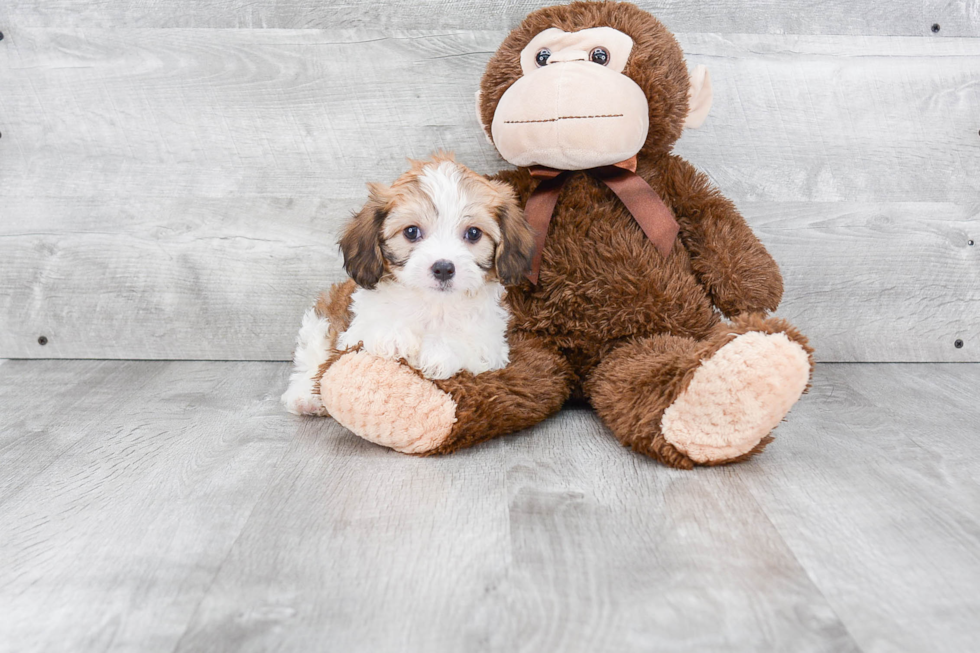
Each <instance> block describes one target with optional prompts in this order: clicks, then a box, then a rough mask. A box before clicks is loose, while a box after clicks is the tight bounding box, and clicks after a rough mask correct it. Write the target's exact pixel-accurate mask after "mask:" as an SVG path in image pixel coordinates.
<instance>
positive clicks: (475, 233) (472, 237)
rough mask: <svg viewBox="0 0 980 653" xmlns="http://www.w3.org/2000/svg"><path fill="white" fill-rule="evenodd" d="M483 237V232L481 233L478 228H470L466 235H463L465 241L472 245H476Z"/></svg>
mask: <svg viewBox="0 0 980 653" xmlns="http://www.w3.org/2000/svg"><path fill="white" fill-rule="evenodd" d="M481 236H483V232H482V231H480V230H479V229H477V228H476V227H470V228H469V229H467V230H466V233H465V234H463V239H464V240H466V241H469V242H471V243H475V242H476V241H478V240H480V237H481Z"/></svg>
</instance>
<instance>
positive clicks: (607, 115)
mask: <svg viewBox="0 0 980 653" xmlns="http://www.w3.org/2000/svg"><path fill="white" fill-rule="evenodd" d="M622 117H623V114H621V113H602V114H596V115H594V116H558V117H557V118H542V119H541V120H505V121H504V124H505V125H519V124H524V123H529V122H558V121H559V120H582V119H587V118H622Z"/></svg>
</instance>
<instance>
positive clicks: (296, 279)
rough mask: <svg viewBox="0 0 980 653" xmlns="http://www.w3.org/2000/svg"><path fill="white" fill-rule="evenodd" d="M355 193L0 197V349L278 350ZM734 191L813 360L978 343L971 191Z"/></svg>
mask: <svg viewBox="0 0 980 653" xmlns="http://www.w3.org/2000/svg"><path fill="white" fill-rule="evenodd" d="M358 202H359V200H347V201H344V200H340V201H326V200H323V201H315V200H307V199H302V200H296V201H293V200H282V199H275V198H254V199H249V200H242V199H232V200H218V199H194V200H186V199H185V200H172V199H161V200H147V199H134V200H132V201H130V202H127V203H126V205H125V206H123V207H119V206H115V205H110V206H106V204H105V203H104V202H102V201H100V200H97V199H90V198H78V199H65V198H50V199H41V200H32V199H21V198H13V199H10V200H7V201H6V207H5V208H6V210H7V211H8V215H9V216H10V217H8V219H7V220H6V221H4V222H0V258H2V260H3V261H4V274H3V275H0V315H5V316H7V318H6V322H5V325H4V329H2V330H0V353H2V354H3V355H5V356H11V357H24V358H30V357H65V358H71V357H85V358H101V357H114V358H135V359H148V358H150V359H154V358H155V359H169V358H192V359H242V358H246V359H259V360H287V359H289V358H290V357H291V353H292V347H293V339H294V338H295V335H296V331H297V330H298V328H299V327H298V324H299V317H300V316H301V315H302V312H303V310H304V309H305V308H306V307H307V306H309V305H310V304H311V303H312V300H313V298H314V297H315V296H316V294H317V293H318V292H319V291H320V290H321V289H323V288H326V287H327V286H329V284H330V283H331V282H333V281H339V280H340V279H341V278H342V277H343V270H342V267H341V260H340V255H339V252H338V250H337V247H336V245H335V243H336V240H337V236H338V230H339V229H340V227H341V225H342V224H343V223H344V221H345V220H346V219H347V216H348V214H349V212H350V210H351V209H352V208H354V207H356V206H357V205H358ZM741 208H742V210H743V212H744V213H745V215H746V218H747V219H748V221H749V223H750V224H751V225H752V226H753V228H754V229H755V230H756V232H757V233H758V235H759V237H760V238H761V239H762V241H763V242H764V243H765V244H766V246H767V247H769V248H770V250H771V251H772V253H773V255H774V256H775V257H776V259H777V260H778V261H780V263H781V264H782V270H783V274H784V277H785V281H786V296H785V299H784V301H783V305H782V307H781V309H780V311H779V313H780V314H781V315H784V316H785V317H787V318H789V319H790V320H792V321H793V322H794V323H795V324H797V325H798V326H799V327H800V328H801V329H803V331H804V332H805V333H807V334H808V335H809V337H810V338H811V339H812V342H813V344H814V345H815V347H816V350H817V357H818V359H819V360H822V361H875V360H877V361H930V360H939V361H943V360H945V361H977V360H980V247H977V246H972V247H971V246H969V245H968V242H969V239H970V238H971V237H973V238H976V234H978V232H980V229H978V228H977V226H978V215H980V207H974V208H971V209H965V208H963V207H961V206H957V205H955V204H931V203H898V204H874V203H847V202H828V203H806V202H804V203H769V202H744V203H742V206H741ZM11 218H12V219H11ZM42 335H43V336H45V337H46V338H47V343H48V344H47V345H45V346H43V347H42V346H40V345H38V337H39V336H42ZM957 339H959V340H962V341H963V343H964V346H963V347H962V348H960V349H957V348H956V347H954V342H955V341H956V340H957Z"/></svg>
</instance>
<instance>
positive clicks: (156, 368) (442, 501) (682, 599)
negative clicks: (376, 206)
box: [0, 361, 980, 653]
mask: <svg viewBox="0 0 980 653" xmlns="http://www.w3.org/2000/svg"><path fill="white" fill-rule="evenodd" d="M286 374H287V367H286V366H285V365H282V364H266V363H189V362H169V363H159V362H158V363H151V362H143V363H129V362H92V361H11V362H8V363H6V364H5V365H3V366H2V367H0V414H3V415H7V414H8V413H7V412H6V411H8V410H10V409H14V410H15V411H16V415H17V416H16V417H14V418H12V419H10V420H5V424H4V426H5V428H4V430H3V434H2V439H0V452H3V453H4V454H5V455H7V454H9V452H11V451H12V449H11V446H12V445H16V446H18V447H20V450H19V452H18V453H17V454H16V455H15V456H10V455H8V456H7V457H6V458H4V460H3V463H4V467H3V469H5V470H7V469H10V467H11V465H18V464H19V463H20V462H23V461H26V460H28V459H29V458H30V456H31V455H37V456H39V457H42V458H46V459H47V461H48V462H47V464H45V465H44V466H43V467H39V468H37V469H35V470H33V472H32V474H31V475H30V478H29V479H26V480H25V482H23V483H21V484H20V485H19V486H18V487H16V488H14V489H13V490H12V491H8V490H5V491H4V492H3V493H2V494H0V523H2V524H3V527H4V537H3V538H0V559H2V560H3V561H4V564H3V565H0V609H2V611H3V614H4V615H5V616H6V617H8V618H5V619H3V620H0V650H4V651H6V650H10V651H15V650H16V651H18V652H30V651H60V650H66V651H67V650H70V651H78V652H82V653H84V652H85V651H90V650H92V651H95V650H98V651H119V650H140V651H172V650H177V651H201V650H207V651H265V650H343V651H396V650H397V651H459V650H466V651H544V650H561V651H570V652H575V651H595V650H604V651H605V650H609V651H639V650H667V651H705V650H779V651H783V650H793V651H877V650H888V651H910V652H911V651H916V652H917V651H922V650H929V651H935V652H940V653H941V652H945V651H951V652H953V651H962V650H969V649H970V647H971V646H972V643H973V642H975V641H976V639H977V637H978V636H980V625H978V622H977V620H976V618H975V616H976V614H977V611H978V610H980V599H978V596H977V594H976V587H977V586H978V583H980V555H978V554H977V551H980V520H978V519H977V514H980V484H978V480H977V478H976V474H975V469H976V466H977V464H978V463H980V454H978V453H977V449H976V448H975V447H972V446H970V445H972V443H973V440H974V439H975V426H974V423H975V421H976V406H975V397H974V394H975V388H976V387H977V386H978V384H980V365H977V364H967V365H938V364H930V365H873V364H871V365H822V366H819V367H818V370H817V374H816V376H815V379H814V385H813V389H812V390H811V392H810V394H809V395H807V396H806V397H804V398H803V400H802V401H801V403H800V404H799V405H798V406H797V407H796V408H794V410H793V411H792V413H791V414H790V416H789V419H788V421H787V422H786V423H784V424H783V425H781V426H780V428H779V430H778V433H777V436H778V437H777V439H776V441H775V443H773V444H772V445H771V446H770V447H769V448H768V449H767V450H766V452H765V454H763V455H762V456H760V457H757V458H754V459H753V460H751V461H749V462H748V463H745V464H741V465H737V466H732V467H727V468H715V469H699V470H695V471H693V472H683V471H678V470H670V469H667V468H664V467H662V466H659V465H656V464H655V463H653V462H651V461H649V460H647V459H645V458H642V457H640V456H638V455H636V454H634V453H632V452H630V451H628V450H626V449H624V448H622V447H620V446H619V445H618V444H616V442H615V440H614V439H613V438H612V437H611V436H610V434H609V433H608V432H606V430H605V429H604V428H603V427H602V426H601V424H599V423H598V421H597V420H596V418H595V416H594V415H593V414H592V413H591V412H590V411H587V410H584V409H566V410H565V411H563V412H562V413H560V414H559V415H558V416H556V417H555V418H553V419H552V420H549V421H548V422H546V423H544V424H542V425H540V426H539V427H537V428H535V429H531V430H530V431H528V432H526V433H523V434H518V435H514V436H510V437H506V438H501V439H498V440H495V441H492V442H490V443H487V444H485V445H482V446H478V447H476V448H474V449H470V450H467V451H464V452H460V453H458V454H454V455H451V456H448V457H441V458H426V459H419V458H412V457H407V456H402V455H400V454H397V453H394V452H391V451H388V450H385V449H382V448H379V447H376V446H374V445H371V444H369V443H367V442H364V441H362V440H359V439H358V438H356V437H355V436H353V435H352V434H350V433H349V432H347V431H345V430H344V429H342V428H340V427H339V426H337V425H336V424H335V423H333V422H332V421H331V420H329V419H301V418H296V417H292V416H289V415H286V414H285V413H284V412H282V410H281V409H280V408H279V407H278V405H277V403H276V396H277V395H278V393H279V391H280V390H281V389H282V387H283V385H284V383H285V378H286ZM66 379H67V381H66ZM38 387H44V388H46V389H47V392H46V393H39V392H38V391H37V389H38ZM85 388H99V389H98V391H89V392H90V393H89V394H85ZM113 394H116V395H117V397H118V400H117V401H115V402H113V401H111V396H112V395H113ZM52 404H55V405H67V406H70V409H69V410H64V411H52V410H50V409H49V407H50V405H52Z"/></svg>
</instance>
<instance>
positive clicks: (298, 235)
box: [0, 29, 980, 361]
mask: <svg viewBox="0 0 980 653" xmlns="http://www.w3.org/2000/svg"><path fill="white" fill-rule="evenodd" d="M7 34H8V37H7V38H6V39H5V40H4V41H2V42H0V64H2V65H0V84H2V86H3V88H4V89H7V91H9V92H5V93H3V94H2V95H0V131H2V132H3V138H2V139H0V179H3V180H4V184H3V186H2V187H0V206H2V209H0V210H2V212H3V218H4V219H3V220H2V221H0V260H3V261H4V262H5V264H4V268H3V274H2V275H0V290H2V291H3V292H0V319H2V320H3V322H4V327H5V328H4V329H0V355H3V356H16V357H36V356H55V357H113V358H207V359H285V358H288V356H289V354H290V349H291V346H292V337H293V334H294V332H295V328H296V323H297V318H298V316H299V315H300V314H301V312H302V310H303V308H304V307H305V306H306V305H307V304H308V303H309V302H310V300H311V298H312V297H313V296H314V295H315V293H316V292H318V291H319V290H320V289H322V288H323V287H325V286H327V285H329V283H330V282H332V281H335V280H337V279H338V278H339V276H340V274H341V273H340V267H339V264H338V257H337V252H336V249H335V247H334V244H333V243H334V242H335V239H336V233H337V230H338V228H339V226H340V224H342V222H343V221H344V220H345V219H346V217H347V215H348V213H349V211H350V210H351V209H352V208H354V207H356V206H357V205H358V204H359V202H360V201H362V199H363V193H364V190H363V183H364V182H365V181H366V180H372V179H373V180H385V179H391V178H393V177H394V176H396V175H397V174H398V172H399V171H400V170H401V169H402V168H403V166H404V165H405V164H404V162H403V159H404V157H405V156H406V155H413V156H423V155H425V154H426V153H427V152H428V151H430V150H431V149H434V148H437V147H445V148H450V149H456V150H457V152H458V153H459V155H460V158H461V159H462V160H463V161H465V162H467V163H469V164H471V165H472V166H473V167H475V168H477V169H480V170H482V171H485V172H488V171H493V170H495V169H499V168H500V167H501V166H502V165H504V164H503V163H502V162H501V161H500V160H499V158H498V157H497V156H496V154H495V153H494V152H493V150H492V148H490V146H489V145H488V144H487V143H486V142H485V141H484V140H483V137H482V135H481V134H480V129H479V127H478V126H477V124H476V122H475V118H474V117H473V115H472V90H473V88H475V86H476V84H477V80H478V79H479V76H480V73H481V71H482V68H483V65H484V63H485V61H486V59H487V57H488V56H489V53H490V52H491V51H492V50H493V48H494V47H495V46H496V44H497V42H498V41H499V39H500V38H502V36H503V34H502V33H500V32H460V33H453V34H436V33H432V32H425V33H421V32H411V33H410V32H402V33H397V34H383V33H377V32H367V31H365V30H346V31H338V30H333V31H314V30H297V31H284V30H253V31H245V30H210V29H204V30H191V29H175V30H152V29H124V30H105V29H86V30H55V29H14V30H13V31H10V30H8V31H7ZM682 41H683V45H684V46H685V48H686V49H687V51H688V52H689V55H690V58H691V60H692V63H700V62H703V63H707V64H708V65H709V66H710V67H711V68H712V70H713V72H714V76H715V88H716V106H715V109H714V111H713V115H712V117H711V118H710V119H709V121H708V122H707V124H706V125H705V127H704V128H702V129H701V130H699V131H695V132H689V133H688V134H686V135H685V137H684V138H683V139H682V140H681V142H680V144H679V146H678V150H679V152H680V153H681V154H683V155H684V156H686V157H687V158H689V159H690V160H692V161H693V162H695V163H696V164H697V165H699V166H700V167H702V168H703V169H704V170H706V171H707V172H708V174H709V175H710V176H711V177H712V178H713V179H714V180H715V181H716V182H717V183H718V185H719V186H720V188H721V189H722V191H723V192H725V193H726V194H727V195H728V196H730V197H732V198H733V199H735V200H736V201H737V202H738V203H739V204H740V206H741V207H742V208H743V210H744V212H745V213H746V215H747V217H748V218H749V220H750V223H752V224H753V226H755V228H756V229H757V230H758V231H759V232H760V235H761V236H762V238H763V240H764V242H765V243H766V244H767V245H768V246H770V247H771V248H772V249H773V251H774V253H775V254H776V256H777V259H778V260H779V261H780V262H781V264H782V265H783V268H784V271H785V273H786V276H787V280H788V292H787V297H786V301H785V304H784V308H783V311H784V314H786V315H787V316H788V317H790V318H791V319H793V320H794V321H795V322H796V323H798V324H799V326H800V327H801V328H802V329H804V331H806V332H807V333H809V334H810V335H811V336H812V337H813V340H814V342H815V344H816V346H817V353H818V357H819V358H820V359H821V360H825V361H851V360H877V361H903V360H905V361H928V360H948V361H962V360H974V361H975V360H978V356H977V351H978V350H977V347H976V343H977V342H978V335H980V333H978V332H980V329H978V324H977V322H978V319H980V311H978V310H977V305H976V302H977V294H976V293H977V290H976V288H977V283H976V281H977V275H978V274H980V272H978V270H980V267H978V261H977V255H978V252H980V249H978V248H976V247H969V246H968V245H966V243H967V242H968V240H969V239H971V238H972V239H976V237H977V235H978V232H980V228H978V224H980V220H978V215H980V205H978V204H977V197H978V192H980V168H978V164H977V161H980V159H978V154H980V138H978V137H977V134H976V131H975V129H976V124H975V123H976V117H977V113H976V107H977V106H978V105H980V85H978V84H977V83H976V75H975V71H976V70H977V69H978V68H980V39H955V40H931V39H917V38H916V39H913V38H873V37H868V38H862V39H853V38H844V37H826V36H824V37H788V36H756V35H736V36H719V35H710V34H706V35H687V36H682ZM41 335H45V336H46V337H48V339H49V344H48V345H47V346H45V347H41V346H39V345H38V344H37V338H38V337H39V336H41ZM956 338H961V339H962V340H963V341H964V342H965V343H966V345H965V346H964V347H963V348H962V349H955V348H953V347H952V342H953V341H954V340H955V339H956Z"/></svg>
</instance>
